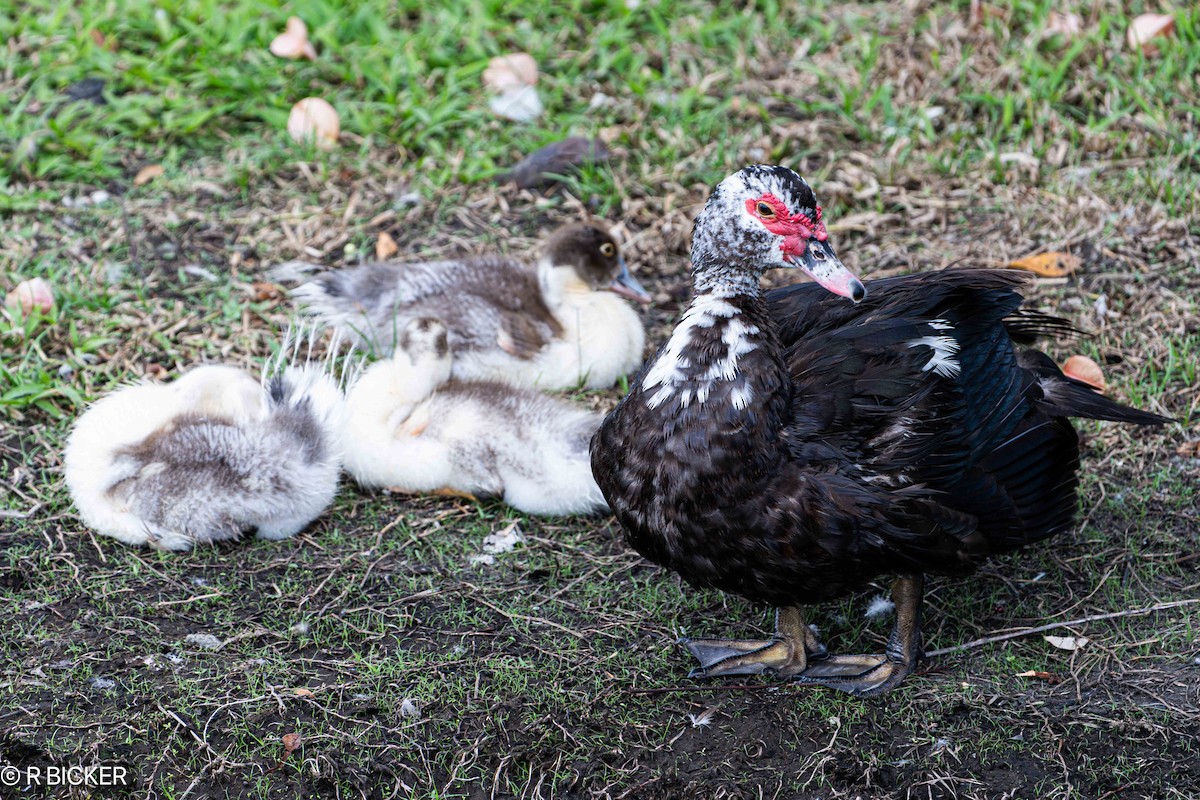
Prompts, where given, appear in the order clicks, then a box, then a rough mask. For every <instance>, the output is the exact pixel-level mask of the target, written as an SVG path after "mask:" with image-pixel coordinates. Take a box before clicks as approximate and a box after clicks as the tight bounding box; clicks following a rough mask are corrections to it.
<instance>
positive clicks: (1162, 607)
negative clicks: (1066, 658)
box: [925, 598, 1200, 658]
mask: <svg viewBox="0 0 1200 800" xmlns="http://www.w3.org/2000/svg"><path fill="white" fill-rule="evenodd" d="M1195 603H1200V598H1195V599H1192V600H1176V601H1174V602H1171V603H1159V604H1157V605H1153V606H1148V607H1147V608H1132V609H1129V610H1127V611H1111V612H1109V613H1107V614H1093V615H1092V616H1090V617H1081V618H1080V619H1071V620H1067V621H1065V622H1053V623H1051V624H1049V625H1039V626H1038V627H1036V628H1022V629H1021V630H1019V631H1012V632H1011V633H1002V634H999V635H997V636H988V637H985V638H983V639H976V640H974V641H972V642H967V643H965V644H956V645H954V646H952V647H943V648H941V649H939V650H930V651H929V652H928V653H926V654H925V657H926V658H933V657H935V656H944V655H947V654H948V653H957V652H959V651H961V650H973V649H975V648H976V647H982V646H983V645H985V644H993V643H995V642H1004V641H1007V640H1009V639H1017V638H1020V637H1022V636H1029V635H1030V634H1032V633H1043V632H1045V631H1053V630H1057V629H1058V628H1069V627H1072V626H1074V625H1083V624H1086V623H1088V622H1100V621H1101V620H1106V619H1118V618H1120V617H1137V616H1141V615H1142V614H1152V613H1154V612H1155V611H1166V610H1167V609H1171V608H1179V607H1180V606H1190V605H1194V604H1195Z"/></svg>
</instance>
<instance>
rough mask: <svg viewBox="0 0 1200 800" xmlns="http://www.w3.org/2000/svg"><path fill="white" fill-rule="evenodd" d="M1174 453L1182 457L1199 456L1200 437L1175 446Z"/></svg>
mask: <svg viewBox="0 0 1200 800" xmlns="http://www.w3.org/2000/svg"><path fill="white" fill-rule="evenodd" d="M1175 454H1176V455H1178V456H1182V457H1183V458H1200V439H1193V440H1192V441H1190V442H1184V443H1183V444H1181V445H1179V447H1177V448H1175Z"/></svg>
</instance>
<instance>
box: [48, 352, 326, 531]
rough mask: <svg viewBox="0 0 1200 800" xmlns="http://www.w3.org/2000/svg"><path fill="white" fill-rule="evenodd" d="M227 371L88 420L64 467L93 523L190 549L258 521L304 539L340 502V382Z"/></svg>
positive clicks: (313, 373)
mask: <svg viewBox="0 0 1200 800" xmlns="http://www.w3.org/2000/svg"><path fill="white" fill-rule="evenodd" d="M215 369H220V370H228V368H200V369H198V370H194V371H193V372H192V373H190V374H189V375H188V376H185V377H184V378H182V379H180V380H179V381H177V382H176V384H173V385H165V386H164V385H151V384H144V385H138V386H134V387H130V388H128V389H125V390H122V391H119V392H116V393H114V394H112V395H110V396H108V397H106V398H104V399H102V400H100V401H99V402H97V403H96V404H95V405H94V406H93V407H92V408H91V409H89V410H88V412H86V413H85V414H84V415H83V417H81V418H80V420H79V422H78V423H77V424H76V427H75V430H74V431H73V432H72V435H71V438H70V440H69V441H68V444H67V450H66V454H65V459H64V473H65V477H66V482H67V486H68V488H69V490H70V492H71V496H72V498H73V499H74V501H75V504H76V507H77V508H78V509H79V512H80V515H81V516H82V517H83V520H84V522H86V523H87V524H88V525H89V526H90V527H92V528H93V529H95V530H96V531H97V532H99V533H102V534H105V535H108V536H112V537H114V538H116V539H118V540H120V541H122V542H125V543H127V544H150V545H153V546H155V547H159V548H162V549H166V550H187V549H190V548H191V547H192V546H193V545H195V544H203V543H206V542H216V541H221V540H225V539H233V538H237V537H238V536H240V535H241V534H242V533H243V532H245V531H247V530H250V529H256V530H257V532H258V535H259V536H260V537H263V538H268V539H278V538H285V537H288V536H292V535H294V534H295V533H297V532H298V531H299V530H301V529H302V528H303V527H304V526H305V525H307V524H308V523H309V522H311V521H312V520H313V519H314V518H315V517H316V516H318V515H319V514H320V513H321V512H322V511H323V510H324V509H325V508H326V507H327V506H328V505H329V503H330V501H331V500H332V499H333V496H334V493H335V491H336V488H337V477H338V470H339V466H340V452H339V448H338V443H337V438H336V433H337V429H338V426H339V425H340V423H341V419H340V409H341V394H340V392H339V391H338V389H337V387H336V386H335V385H334V383H333V381H332V380H331V379H330V378H329V377H327V376H326V375H325V374H324V373H323V372H321V371H320V370H319V369H317V368H315V367H299V368H297V367H293V368H288V369H287V370H286V371H285V372H284V373H283V374H282V375H279V376H276V377H274V378H272V379H271V380H270V381H269V382H268V386H267V387H266V389H265V390H264V388H263V387H261V386H259V385H258V383H257V381H254V379H253V378H251V377H250V376H249V375H246V374H245V373H241V377H240V378H232V377H231V376H230V374H229V372H224V373H223V374H220V373H216V372H214V371H212V370H215ZM197 388H199V391H198V392H197V391H194V390H196V389H197ZM251 388H253V389H254V390H256V391H255V392H254V393H253V394H250V393H249V392H248V390H249V389H251ZM198 396H202V397H204V398H205V401H204V402H202V403H201V402H197V401H196V398H197V397H198ZM251 397H253V400H250V399H249V398H251ZM230 398H236V399H230Z"/></svg>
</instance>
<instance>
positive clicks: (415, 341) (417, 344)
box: [397, 317, 450, 363]
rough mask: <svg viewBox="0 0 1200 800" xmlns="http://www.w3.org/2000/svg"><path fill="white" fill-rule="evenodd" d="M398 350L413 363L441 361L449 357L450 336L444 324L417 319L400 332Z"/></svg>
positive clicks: (431, 320) (429, 318)
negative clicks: (429, 360)
mask: <svg viewBox="0 0 1200 800" xmlns="http://www.w3.org/2000/svg"><path fill="white" fill-rule="evenodd" d="M397 349H398V350H402V351H404V353H405V354H406V355H407V356H408V357H409V358H410V359H411V360H412V361H413V362H414V363H415V362H417V361H423V360H426V359H433V360H435V361H441V360H442V359H444V358H449V357H450V334H449V332H448V331H447V330H446V323H444V322H442V321H441V320H440V319H434V318H433V317H419V318H418V319H414V320H413V321H411V322H409V323H408V324H407V325H405V326H404V330H403V331H401V332H400V342H399V346H398V347H397Z"/></svg>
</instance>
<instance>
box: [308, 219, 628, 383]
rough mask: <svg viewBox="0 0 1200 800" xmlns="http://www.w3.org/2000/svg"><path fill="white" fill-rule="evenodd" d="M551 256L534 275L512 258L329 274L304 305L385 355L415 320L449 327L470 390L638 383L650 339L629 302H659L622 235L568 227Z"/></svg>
mask: <svg viewBox="0 0 1200 800" xmlns="http://www.w3.org/2000/svg"><path fill="white" fill-rule="evenodd" d="M542 251H543V253H542V257H541V259H540V260H539V261H538V263H537V265H536V266H532V267H531V266H530V265H528V264H525V263H523V262H521V261H517V260H514V259H511V258H505V257H502V256H481V257H476V258H463V259H453V260H449V261H429V262H420V263H412V264H396V263H374V264H365V265H363V266H360V267H354V268H351V269H343V270H338V271H336V272H328V273H325V274H323V275H320V276H318V277H317V278H316V279H314V280H313V281H311V282H309V283H306V284H304V285H303V286H300V287H299V288H297V289H296V290H295V292H294V296H295V297H297V298H298V299H299V300H300V301H301V302H303V303H304V304H305V305H307V307H308V309H309V311H310V312H312V313H314V314H315V315H316V316H317V317H318V318H320V319H321V320H322V321H323V322H324V323H325V324H328V325H332V326H334V327H336V328H338V329H339V330H340V331H342V332H344V333H345V334H347V335H349V336H350V338H351V339H353V340H354V341H355V343H356V344H357V345H358V346H361V347H367V348H370V349H373V350H374V351H375V352H376V353H377V354H379V355H387V354H389V353H391V352H392V350H393V349H394V347H395V343H396V339H397V336H398V333H399V332H400V331H403V330H405V329H406V328H407V326H408V323H409V322H411V321H412V320H414V319H417V318H419V317H432V318H436V319H440V320H442V321H443V322H444V323H445V325H446V327H447V328H448V330H449V342H450V349H451V351H452V352H453V354H454V359H453V362H454V366H453V372H454V377H455V378H458V379H460V380H494V381H501V382H504V383H508V384H511V385H514V386H530V387H539V388H542V389H566V388H572V387H576V386H584V387H588V388H603V387H608V386H611V385H612V384H613V383H614V382H615V381H616V380H617V379H618V378H620V377H621V376H622V375H632V374H633V373H634V372H635V371H636V370H637V368H638V366H639V365H640V364H641V362H642V350H643V349H644V347H645V342H646V333H645V329H644V328H643V326H642V321H641V318H640V317H639V316H638V314H637V312H635V311H634V310H633V308H631V307H630V306H629V304H628V303H626V302H625V300H623V299H622V298H629V299H632V300H636V301H638V302H642V303H648V302H650V295H649V294H648V293H647V292H646V290H645V289H643V288H642V287H641V285H640V284H639V283H638V282H637V280H635V279H634V277H633V276H632V275H630V273H629V268H628V267H627V266H626V264H625V259H624V258H623V257H622V256H621V250H620V246H619V245H618V243H617V241H616V239H615V238H613V235H612V233H611V232H609V230H608V229H607V228H605V227H603V226H601V225H596V224H592V223H584V222H580V223H574V224H571V225H566V226H564V227H562V228H559V229H558V230H557V231H555V233H554V234H553V235H552V236H551V237H550V238H549V239H548V240H547V241H546V242H545V244H544V246H543V248H542Z"/></svg>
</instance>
